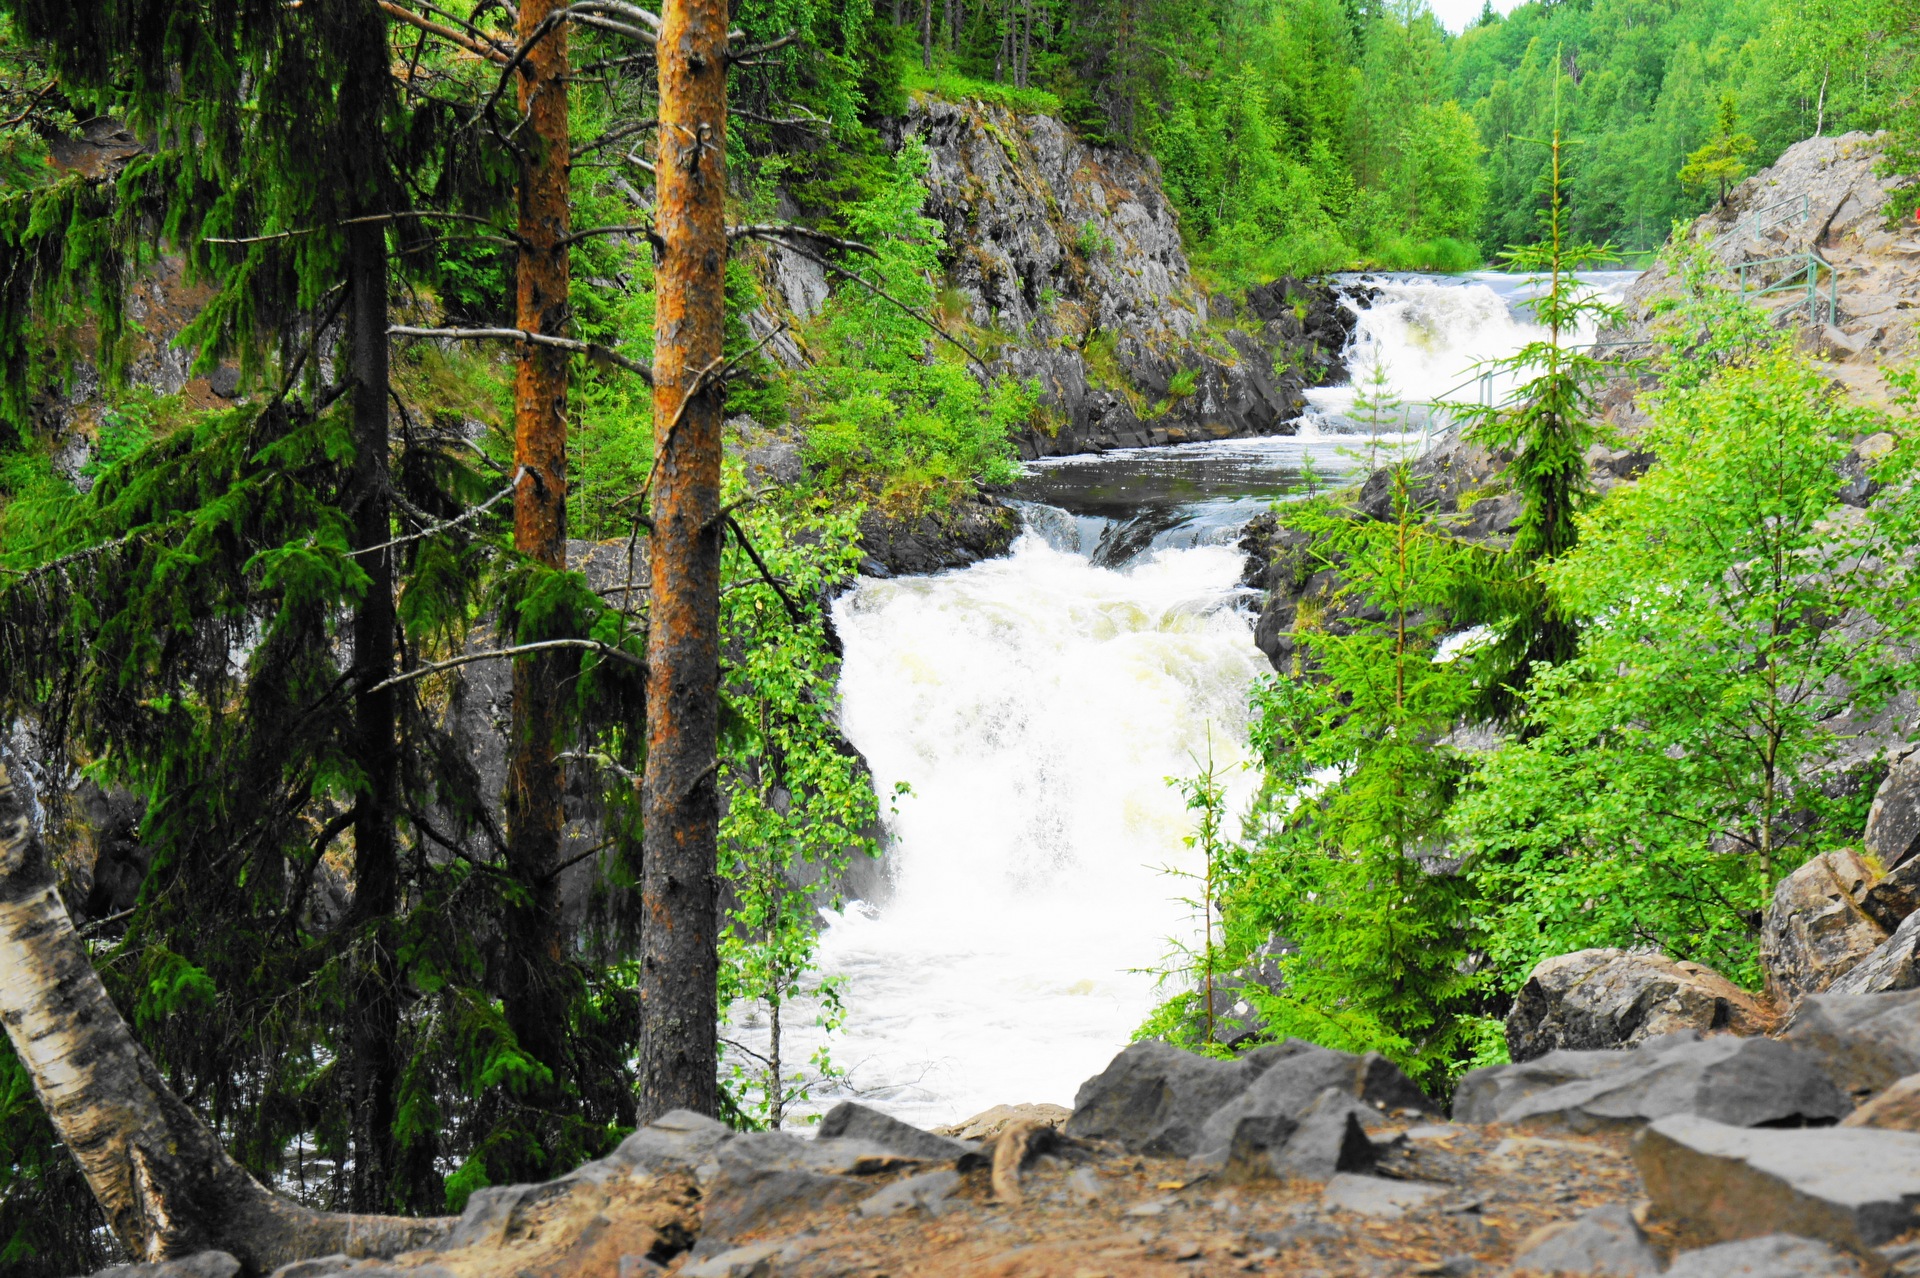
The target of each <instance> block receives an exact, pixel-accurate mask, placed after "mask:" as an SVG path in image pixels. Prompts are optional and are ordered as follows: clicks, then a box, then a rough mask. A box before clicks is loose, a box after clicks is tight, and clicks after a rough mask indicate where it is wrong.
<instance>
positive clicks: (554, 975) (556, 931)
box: [502, 0, 572, 1070]
mask: <svg viewBox="0 0 1920 1278" xmlns="http://www.w3.org/2000/svg"><path fill="white" fill-rule="evenodd" d="M564 7H565V4H564V2H563V0H523V3H522V4H521V5H520V18H519V27H518V36H519V40H520V43H521V45H522V46H523V47H524V46H525V45H526V44H527V43H528V41H530V40H532V39H533V38H534V35H535V33H536V32H539V31H541V28H542V26H543V24H545V20H546V19H547V17H548V15H550V14H551V13H553V12H554V11H556V10H559V9H562V8H564ZM567 27H568V24H567V23H566V22H564V21H563V22H559V23H555V24H551V25H550V26H548V28H547V29H546V30H545V31H544V32H543V33H542V34H541V35H540V39H539V41H538V43H536V44H534V45H533V48H532V51H531V52H530V53H528V54H527V56H526V58H525V59H524V60H523V61H522V62H521V64H520V69H519V72H518V74H519V78H520V84H519V90H520V109H521V111H522V112H523V113H524V114H525V115H526V117H527V120H528V126H527V129H526V139H527V140H526V143H525V145H526V147H527V153H526V157H525V159H524V160H523V162H522V165H521V173H520V184H519V193H518V195H519V224H518V227H517V229H518V231H519V235H520V242H521V249H520V254H519V271H518V295H517V301H518V305H517V308H516V316H517V318H516V320H515V323H516V324H517V326H518V327H520V328H521V329H524V330H526V331H527V332H530V333H540V334H546V335H550V336H563V335H564V334H565V333H566V331H567V329H568V325H569V321H570V320H571V318H572V311H571V308H570V306H569V304H568V298H567V287H568V279H567V276H568V264H567V248H566V245H565V244H564V242H563V241H565V240H566V238H567V236H568V234H569V233H570V230H571V218H570V215H569V212H568V203H567V200H568V186H567V175H568V170H569V168H570V167H571V163H572V161H571V153H572V149H571V145H570V139H569V135H568V128H567V79H566V77H567V74H568V65H567ZM570 358H571V357H570V356H569V354H568V353H567V352H566V351H564V350H557V349H554V348H552V347H549V346H542V345H536V344H533V343H528V344H526V345H525V346H523V347H522V348H521V353H520V368H519V372H518V374H517V376H516V377H515V379H514V387H513V417H514V460H515V461H516V462H517V463H518V464H519V465H520V467H521V468H522V470H521V476H520V481H519V484H518V486H517V487H516V488H515V491H514V501H513V544H514V548H515V549H517V550H519V551H520V552H521V553H523V554H525V555H528V556H529V557H531V558H533V559H535V560H537V561H538V562H540V563H542V564H545V565H546V566H547V567H549V568H565V567H566V562H567V376H568V368H567V366H568V360H569V359H570ZM567 658H568V654H567V653H565V652H564V651H561V650H554V651H548V652H541V653H538V654H535V655H531V656H523V657H520V658H518V659H517V660H516V661H515V662H514V666H513V742H512V750H513V753H512V757H511V758H510V760H509V761H508V767H507V866H508V869H509V870H510V871H511V872H512V874H513V876H514V879H515V880H516V882H517V883H518V885H519V886H520V887H521V889H522V890H523V893H524V895H523V896H522V897H521V898H520V899H518V900H515V901H513V902H511V903H509V904H508V906H507V909H506V917H505V919H504V921H503V928H504V932H505V938H506V945H507V959H506V963H505V970H504V972H503V974H502V980H503V987H502V994H503V1002H504V1004H505V1012H506V1018H507V1024H508V1026H509V1027H510V1028H512V1030H513V1032H514V1034H515V1036H516V1037H517V1038H518V1039H519V1040H520V1046H521V1047H522V1048H523V1049H525V1050H526V1051H527V1052H529V1053H531V1054H532V1055H533V1056H534V1057H535V1058H536V1059H537V1060H539V1061H541V1062H542V1063H543V1064H545V1065H547V1066H549V1067H551V1068H554V1069H556V1070H558V1069H560V1068H561V1067H562V1066H563V1064H564V1060H565V1056H566V1051H567V1009H568V1003H569V999H568V997H567V991H566V987H565V982H564V980H563V968H564V965H565V962H566V938H565V935H564V933H563V931H562V929H561V917H560V909H559V894H558V888H557V884H556V882H555V879H556V875H555V867H556V866H558V865H559V862H560V845H561V833H562V827H563V826H564V824H565V819H566V818H565V811H564V808H563V800H564V792H565V786H566V779H565V776H564V774H563V771H562V765H561V763H560V762H559V761H558V760H556V759H555V758H554V754H555V752H556V750H557V749H558V748H559V745H558V738H559V733H560V727H561V708H562V707H561V697H562V692H561V689H562V685H563V680H564V675H565V663H566V661H567Z"/></svg>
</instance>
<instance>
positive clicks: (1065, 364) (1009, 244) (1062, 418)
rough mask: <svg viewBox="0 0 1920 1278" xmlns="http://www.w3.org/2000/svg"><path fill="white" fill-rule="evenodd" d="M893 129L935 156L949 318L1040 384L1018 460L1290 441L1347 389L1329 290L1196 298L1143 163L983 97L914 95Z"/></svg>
mask: <svg viewBox="0 0 1920 1278" xmlns="http://www.w3.org/2000/svg"><path fill="white" fill-rule="evenodd" d="M901 128H902V131H903V134H905V135H910V136H914V137H918V138H920V139H921V140H922V141H923V142H924V143H925V145H926V147H927V151H928V155H929V157H930V160H931V164H930V167H929V170H928V173H927V188H928V191H929V192H930V195H929V198H928V201H927V213H928V215H929V216H931V217H934V218H936V219H938V220H939V221H940V222H941V223H942V224H943V225H944V226H945V227H946V232H947V244H948V246H949V252H948V260H947V261H946V263H945V265H946V267H947V275H948V280H949V282H950V284H951V289H950V292H949V295H948V303H947V305H948V306H949V307H950V309H951V311H952V312H955V313H953V314H951V316H950V318H951V319H952V320H954V321H955V322H959V323H963V324H964V326H965V327H966V328H967V329H968V331H969V334H970V336H971V337H972V339H973V340H974V342H975V343H976V344H977V345H979V346H980V347H982V348H984V349H985V350H986V351H987V353H988V354H989V355H990V356H991V359H990V363H991V364H992V365H993V367H994V368H995V371H997V372H1005V373H1009V374H1011V375H1013V376H1015V377H1018V378H1021V379H1023V380H1037V381H1038V382H1039V384H1040V387H1041V390H1042V405H1043V420H1042V421H1041V422H1040V423H1038V424H1035V425H1032V426H1029V427H1028V428H1027V429H1025V430H1024V431H1023V432H1022V434H1021V437H1020V439H1019V440H1018V443H1019V447H1020V451H1021V453H1022V455H1023V456H1026V457H1049V456H1056V455H1059V454H1062V453H1078V452H1090V451H1100V450H1103V449H1108V448H1117V447H1137V446H1142V445H1149V444H1177V443H1186V442H1190V441H1194V440H1204V439H1226V438H1233V437H1238V436H1245V435H1286V434H1291V433H1293V429H1294V427H1293V422H1294V419H1295V418H1297V417H1298V416H1299V415H1300V412H1301V410H1302V408H1303V407H1304V404H1305V400H1304V398H1303V396H1302V391H1303V390H1304V389H1305V388H1306V387H1308V386H1315V385H1319V384H1320V383H1321V382H1325V381H1338V380H1340V379H1341V378H1342V377H1344V375H1345V368H1344V365H1343V364H1342V363H1341V352H1342V351H1343V350H1344V348H1345V346H1346V341H1347V337H1348V335H1349V334H1350V333H1351V332H1352V329H1353V323H1354V316H1353V313H1352V311H1351V310H1349V309H1348V308H1347V307H1345V306H1343V305H1342V304H1341V303H1340V301H1339V299H1338V298H1337V297H1336V295H1335V293H1334V291H1333V289H1332V287H1331V286H1330V285H1328V284H1326V283H1324V282H1315V283H1308V282H1303V281H1299V280H1280V281H1277V282H1276V283H1273V284H1270V285H1267V286H1264V287H1262V288H1257V289H1253V290H1251V291H1250V293H1249V294H1248V296H1247V297H1246V299H1245V301H1244V304H1239V305H1236V304H1234V303H1232V302H1229V301H1227V300H1226V299H1224V298H1209V297H1207V296H1206V295H1205V294H1204V293H1202V291H1201V290H1200V289H1199V288H1198V287H1197V286H1196V285H1195V282H1194V280H1193V277H1192V275H1191V273H1190V271H1189V270H1188V264H1187V258H1186V253H1185V251H1184V250H1183V249H1182V248H1181V244H1180V228H1179V223H1178V220H1177V218H1176V216H1175V213H1174V210H1173V207H1172V205H1171V204H1169V203H1168V202H1167V198H1166V196H1165V194H1164V193H1163V192H1162V190H1161V186H1160V172H1159V167H1158V165H1156V164H1155V162H1154V161H1153V160H1152V158H1151V157H1148V156H1144V155H1140V154H1137V153H1135V152H1132V151H1128V150H1124V149H1120V148H1109V147H1095V146H1092V145H1090V144H1088V143H1087V142H1085V141H1084V140H1082V139H1081V138H1079V137H1077V136H1075V135H1074V133H1073V132H1072V130H1070V129H1068V128H1067V127H1066V125H1064V124H1062V123H1061V122H1060V121H1059V120H1056V119H1053V118H1052V117H1050V116H1044V115H1022V114H1018V113H1015V112H1012V111H1009V110H1006V109H1005V108H1001V107H996V106H992V105H989V104H985V103H980V102H944V101H939V100H936V99H930V98H924V97H923V98H919V99H917V100H916V101H915V102H914V105H913V108H912V110H911V111H910V112H909V113H908V115H907V117H906V119H905V120H904V121H903V122H902V125H901Z"/></svg>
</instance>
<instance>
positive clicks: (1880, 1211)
mask: <svg viewBox="0 0 1920 1278" xmlns="http://www.w3.org/2000/svg"><path fill="white" fill-rule="evenodd" d="M1633 1159H1634V1162H1635V1163H1636V1164H1637V1165H1638V1166H1639V1168H1640V1175H1641V1179H1642V1180H1643V1182H1644V1183H1645V1185H1646V1189H1647V1194H1648V1196H1649V1197H1651V1198H1652V1199H1653V1203H1654V1209H1655V1210H1656V1211H1657V1212H1658V1213H1659V1214H1660V1215H1661V1216H1662V1217H1663V1218H1667V1219H1672V1220H1676V1221H1679V1222H1682V1223H1683V1224H1685V1225H1686V1226H1688V1227H1690V1228H1691V1229H1694V1230H1696V1231H1698V1232H1699V1234H1700V1235H1701V1236H1703V1237H1707V1238H1713V1239H1717V1240H1723V1241H1732V1240H1735V1239H1739V1238H1754V1237H1760V1236H1762V1235H1765V1234H1772V1233H1779V1232H1791V1233H1794V1234H1798V1235H1801V1236H1803V1237H1807V1238H1816V1239H1820V1240H1822V1241H1825V1242H1829V1243H1833V1244H1836V1245H1837V1246H1840V1247H1844V1248H1846V1249H1848V1250H1849V1251H1853V1252H1857V1253H1862V1254H1864V1253H1866V1252H1867V1251H1868V1250H1870V1249H1871V1248H1873V1247H1876V1246H1878V1245H1879V1244H1881V1243H1884V1242H1888V1241H1890V1240H1892V1239H1893V1238H1895V1237H1898V1236H1899V1235H1900V1234H1902V1233H1904V1232H1906V1231H1907V1230H1908V1229H1911V1228H1913V1226H1914V1225H1915V1224H1917V1223H1920V1219H1917V1218H1916V1215H1915V1211H1914V1207H1915V1204H1916V1203H1920V1134H1916V1133H1912V1132H1889V1131H1876V1130H1873V1129H1871V1128H1864V1127H1829V1128H1803V1129H1800V1130H1795V1131H1779V1130H1751V1129H1745V1128H1738V1127H1729V1126H1727V1125H1725V1124H1723V1123H1716V1122H1714V1121H1712V1120H1711V1119H1706V1118H1700V1117H1696V1116H1694V1115H1691V1114H1675V1115H1672V1116H1670V1117H1667V1118H1663V1119H1660V1120H1659V1121H1657V1122H1655V1123H1653V1124H1652V1125H1651V1126H1649V1127H1648V1128H1647V1129H1646V1130H1645V1131H1643V1132H1641V1133H1640V1135H1639V1136H1637V1137H1636V1138H1635V1139H1634V1145H1633Z"/></svg>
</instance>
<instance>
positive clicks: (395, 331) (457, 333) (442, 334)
mask: <svg viewBox="0 0 1920 1278" xmlns="http://www.w3.org/2000/svg"><path fill="white" fill-rule="evenodd" d="M387 336H389V337H433V338H439V339H441V340H443V341H451V342H485V341H497V342H526V343H528V344H530V345H533V346H551V347H553V348H554V349H555V350H562V351H576V352H578V353H580V354H582V355H585V356H587V357H588V358H589V359H595V360H605V361H606V362H607V363H609V364H618V365H619V366H620V367H621V368H624V369H626V370H627V371H628V372H629V373H632V374H634V375H635V376H637V377H638V378H640V380H641V381H643V382H645V383H646V384H647V385H649V386H651V385H653V372H652V370H651V369H648V368H647V367H645V366H644V365H641V364H636V363H634V362H633V361H632V360H630V359H628V358H627V357H626V356H625V355H622V354H620V353H619V352H617V351H614V350H612V349H611V348H609V347H605V346H602V345H600V343H598V342H581V341H575V340H574V339H573V338H571V337H549V336H548V335H547V334H545V333H530V332H528V331H527V330H526V329H524V328H414V327H413V326H411V325H407V324H395V325H394V326H393V327H392V328H389V329H388V330H387Z"/></svg>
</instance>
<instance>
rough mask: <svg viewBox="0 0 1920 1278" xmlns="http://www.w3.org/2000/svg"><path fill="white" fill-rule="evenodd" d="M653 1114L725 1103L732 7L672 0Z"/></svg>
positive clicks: (648, 970) (661, 271) (656, 624)
mask: <svg viewBox="0 0 1920 1278" xmlns="http://www.w3.org/2000/svg"><path fill="white" fill-rule="evenodd" d="M660 16H661V21H662V30H661V33H660V40H659V51H660V53H659V60H660V131H659V138H660V150H659V156H658V177H657V179H656V182H657V191H658V197H659V204H658V210H659V211H658V215H657V219H658V220H657V226H658V231H659V236H660V240H659V247H658V261H659V266H658V269H657V270H656V272H655V277H654V278H655V290H656V292H655V299H656V300H655V311H654V326H653V334H654V355H653V381H654V391H653V446H654V451H655V456H656V459H657V461H656V465H657V467H658V471H657V475H658V478H657V481H656V486H655V488H654V492H653V506H652V509H653V539H652V560H653V562H652V577H651V592H652V593H651V602H650V604H649V612H648V623H647V624H648V635H647V766H646V775H645V779H644V782H643V798H642V802H643V809H644V823H645V827H646V836H645V837H646V850H645V857H646V864H645V867H644V870H643V873H642V891H643V895H644V910H643V921H642V935H641V950H642V961H641V971H640V997H641V1008H642V1014H643V1015H644V1017H645V1018H646V1024H645V1030H644V1034H643V1040H642V1044H641V1052H640V1088H641V1091H640V1121H642V1122H646V1121H648V1120H650V1119H653V1118H657V1117H659V1116H660V1115H661V1114H663V1113H665V1112H666V1111H667V1110H670V1109H674V1108H676V1107H679V1108H686V1109H691V1110H694V1111H696V1112H699V1113H703V1114H712V1113H715V1112H716V1111H717V1110H718V1108H719V1091H718V1086H719V1084H718V1077H717V1061H716V1056H715V1051H716V1042H715V1031H716V1025H715V1020H716V1017H717V1007H716V999H717V996H718V994H717V990H716V988H715V982H716V979H717V966H718V959H717V957H716V953H715V948H714V947H715V943H716V940H717V935H718V925H719V924H718V902H717V896H716V883H715V873H716V871H715V865H714V854H715V838H716V833H717V829H716V827H717V824H718V821H719V785H718V780H717V778H716V776H715V772H716V770H717V768H718V761H717V759H716V757H715V753H714V752H715V748H716V745H717V728H718V716H719V673H720V668H719V632H720V537H721V524H720V424H721V414H722V410H723V408H724V405H725V389H724V388H723V387H722V386H720V385H718V384H717V383H716V381H715V378H714V376H713V375H714V374H715V373H717V372H718V371H719V368H720V360H721V347H722V325H723V322H724V319H725V316H726V291H725V273H726V263H727V230H726V193H727V180H726V177H727V174H726V137H727V84H726V75H727V5H726V3H725V0H669V3H668V4H667V5H665V6H664V7H663V9H662V10H661V15H660Z"/></svg>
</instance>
